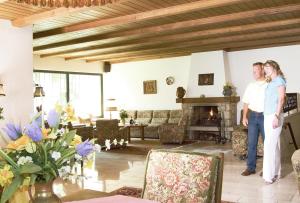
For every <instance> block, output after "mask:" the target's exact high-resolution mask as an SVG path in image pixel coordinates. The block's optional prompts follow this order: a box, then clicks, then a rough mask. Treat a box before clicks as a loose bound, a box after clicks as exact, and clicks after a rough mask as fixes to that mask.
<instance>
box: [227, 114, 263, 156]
mask: <svg viewBox="0 0 300 203" xmlns="http://www.w3.org/2000/svg"><path fill="white" fill-rule="evenodd" d="M242 118H243V110H242V111H241V120H240V125H237V126H235V127H234V130H233V132H232V137H231V140H232V150H233V154H234V155H237V156H238V157H239V159H241V160H244V159H245V158H246V156H247V152H248V129H247V128H246V127H244V126H243V124H242ZM263 154H264V143H263V139H262V136H261V135H259V137H258V144H257V156H263Z"/></svg>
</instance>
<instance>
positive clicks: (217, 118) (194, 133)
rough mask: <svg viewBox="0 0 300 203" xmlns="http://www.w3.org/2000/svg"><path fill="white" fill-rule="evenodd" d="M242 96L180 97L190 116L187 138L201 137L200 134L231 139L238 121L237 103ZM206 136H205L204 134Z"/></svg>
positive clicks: (184, 109) (180, 101) (187, 114)
mask: <svg viewBox="0 0 300 203" xmlns="http://www.w3.org/2000/svg"><path fill="white" fill-rule="evenodd" d="M239 101H240V97H205V98H182V99H180V98H178V99H177V100H176V102H177V103H182V109H183V112H184V114H185V115H186V116H187V117H188V128H187V129H188V131H187V137H186V139H192V140H195V139H199V137H200V135H203V134H204V135H208V134H212V135H219V136H220V137H222V138H226V139H228V140H231V133H232V131H233V127H234V126H236V122H237V103H238V102H239ZM204 137H205V136H204Z"/></svg>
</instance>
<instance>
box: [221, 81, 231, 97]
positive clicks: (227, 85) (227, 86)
mask: <svg viewBox="0 0 300 203" xmlns="http://www.w3.org/2000/svg"><path fill="white" fill-rule="evenodd" d="M232 93H233V86H232V84H230V83H229V82H226V83H225V85H224V86H223V95H224V96H226V97H230V96H231V95H232Z"/></svg>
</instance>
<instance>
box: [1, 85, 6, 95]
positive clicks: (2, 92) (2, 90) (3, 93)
mask: <svg viewBox="0 0 300 203" xmlns="http://www.w3.org/2000/svg"><path fill="white" fill-rule="evenodd" d="M0 96H5V92H4V89H3V84H0Z"/></svg>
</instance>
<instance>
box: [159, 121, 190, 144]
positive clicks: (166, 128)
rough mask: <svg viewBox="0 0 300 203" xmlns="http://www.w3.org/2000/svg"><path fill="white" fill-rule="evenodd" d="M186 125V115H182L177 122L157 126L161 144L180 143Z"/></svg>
mask: <svg viewBox="0 0 300 203" xmlns="http://www.w3.org/2000/svg"><path fill="white" fill-rule="evenodd" d="M186 127H187V117H186V116H182V117H181V119H180V120H179V122H178V123H166V124H163V125H161V126H160V127H159V128H158V135H159V141H160V143H161V144H166V143H179V144H182V142H183V140H184V137H185V134H186Z"/></svg>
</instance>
